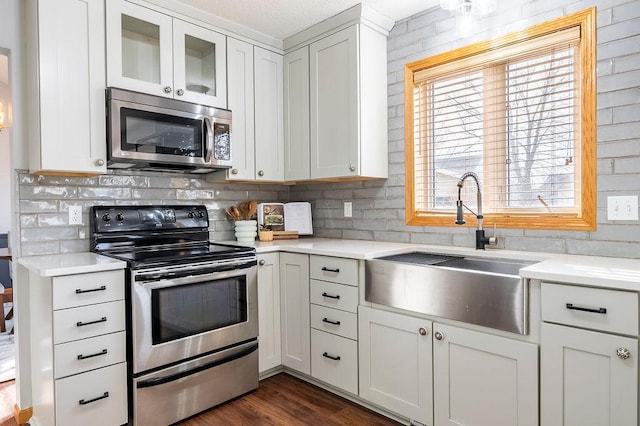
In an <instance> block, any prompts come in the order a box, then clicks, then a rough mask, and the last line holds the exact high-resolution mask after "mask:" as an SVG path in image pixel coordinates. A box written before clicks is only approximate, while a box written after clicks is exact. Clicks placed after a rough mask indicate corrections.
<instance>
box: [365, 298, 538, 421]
mask: <svg viewBox="0 0 640 426" xmlns="http://www.w3.org/2000/svg"><path fill="white" fill-rule="evenodd" d="M358 314H359V315H358V318H359V342H360V344H359V348H360V396H361V397H362V398H364V399H366V400H368V401H371V402H373V403H375V404H377V405H379V406H381V407H383V408H386V409H387V410H389V411H392V412H394V413H397V414H399V415H401V416H403V417H407V418H409V419H411V420H414V421H418V422H420V423H422V424H425V425H435V426H445V425H456V426H460V425H464V426H534V425H537V424H538V346H537V345H535V344H532V343H527V342H522V341H518V340H514V339H509V338H505V337H500V336H494V335H490V334H486V333H481V332H477V331H472V330H467V329H464V328H459V327H453V326H449V325H444V324H438V323H432V322H431V321H428V320H425V319H421V318H415V317H411V316H407V315H402V314H397V313H393V312H387V311H381V310H377V309H371V308H368V307H364V306H360V308H359V312H358ZM432 329H433V333H432V332H431V330H432ZM432 334H433V337H432Z"/></svg>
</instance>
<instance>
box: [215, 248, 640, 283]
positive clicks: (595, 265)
mask: <svg viewBox="0 0 640 426" xmlns="http://www.w3.org/2000/svg"><path fill="white" fill-rule="evenodd" d="M221 243H224V244H232V245H243V246H249V247H255V249H256V252H257V253H258V254H260V253H269V252H275V251H284V252H294V253H306V254H316V255H324V256H337V257H348V258H353V259H364V260H366V259H373V258H376V257H381V256H389V255H392V254H399V253H407V252H410V251H424V252H429V253H439V254H450V255H459V256H474V257H487V258H498V259H522V260H527V261H531V262H535V263H534V264H533V265H531V266H527V267H525V268H522V269H521V270H520V275H521V276H522V277H524V278H531V279H538V280H541V281H549V282H560V283H568V284H579V285H585V286H594V287H604V288H618V289H624V290H633V291H640V259H623V258H613V257H598V256H578V255H566V254H553V253H538V252H525V251H513V250H502V249H487V250H475V249H474V248H472V247H452V246H436V245H419V244H405V243H388V242H378V241H361V240H341V239H331V238H300V239H297V240H296V239H292V240H275V241H273V242H260V241H258V240H256V241H255V242H253V243H238V242H236V241H221Z"/></svg>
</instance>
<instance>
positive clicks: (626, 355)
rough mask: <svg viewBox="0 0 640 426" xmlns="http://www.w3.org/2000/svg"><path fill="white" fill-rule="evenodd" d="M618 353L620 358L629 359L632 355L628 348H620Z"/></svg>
mask: <svg viewBox="0 0 640 426" xmlns="http://www.w3.org/2000/svg"><path fill="white" fill-rule="evenodd" d="M616 355H618V358H620V359H628V358H629V357H630V356H631V352H629V349H627V348H618V350H617V351H616Z"/></svg>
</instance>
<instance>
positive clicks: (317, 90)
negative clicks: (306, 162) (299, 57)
mask: <svg viewBox="0 0 640 426" xmlns="http://www.w3.org/2000/svg"><path fill="white" fill-rule="evenodd" d="M357 40H358V27H357V26H356V25H354V26H351V27H349V28H346V29H344V30H342V31H339V32H337V33H335V34H332V35H330V36H328V37H325V38H323V39H321V40H319V41H317V42H315V43H312V44H311V45H310V48H309V62H310V76H311V77H310V93H311V107H310V110H311V118H310V124H311V178H328V177H349V176H357V175H358V174H359V173H360V170H359V161H358V160H359V137H360V134H359V125H358V123H359V115H358V99H359V95H360V94H359V90H358V42H357Z"/></svg>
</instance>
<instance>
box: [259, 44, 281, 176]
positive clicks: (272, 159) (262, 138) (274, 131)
mask: <svg viewBox="0 0 640 426" xmlns="http://www.w3.org/2000/svg"><path fill="white" fill-rule="evenodd" d="M253 54H254V86H255V91H254V96H255V161H256V176H255V179H256V180H257V181H269V182H282V181H283V180H284V159H283V155H284V128H283V117H282V114H283V90H282V80H283V76H282V55H281V54H278V53H274V52H271V51H269V50H266V49H263V48H260V47H257V46H255V47H254V49H253Z"/></svg>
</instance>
